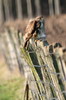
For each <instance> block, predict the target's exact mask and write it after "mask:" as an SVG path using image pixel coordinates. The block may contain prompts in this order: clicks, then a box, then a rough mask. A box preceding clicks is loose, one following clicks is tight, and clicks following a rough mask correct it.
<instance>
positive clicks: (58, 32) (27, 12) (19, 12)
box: [0, 0, 66, 100]
mask: <svg viewBox="0 0 66 100" xmlns="http://www.w3.org/2000/svg"><path fill="white" fill-rule="evenodd" d="M40 15H43V16H44V18H45V30H46V34H47V40H48V42H49V43H50V44H51V43H54V42H60V43H61V44H62V45H63V46H64V47H66V0H0V87H1V88H0V90H1V91H2V90H4V87H5V86H4V84H6V85H7V89H6V88H5V91H7V92H6V94H5V93H2V94H4V96H3V95H2V94H1V95H0V100H17V99H14V96H13V92H14V93H15V98H16V94H17V92H15V89H16V87H18V88H19V90H20V88H21V87H22V84H21V82H23V81H24V79H23V78H22V76H23V73H24V69H23V65H22V61H21V55H20V49H19V40H18V39H17V38H18V37H17V36H16V35H13V34H14V33H15V34H17V32H16V31H15V30H14V32H12V31H9V33H8V30H7V29H6V27H10V28H12V27H13V28H14V29H16V30H18V29H20V30H21V32H22V33H24V29H25V27H26V25H27V23H28V21H29V19H31V18H34V17H36V16H40ZM10 33H12V34H10ZM15 36H16V38H14V37H15ZM20 73H21V74H20ZM21 75H22V76H21ZM4 80H5V81H4ZM4 82H5V83H4ZM8 83H9V85H8ZM12 83H13V84H12ZM17 83H18V84H17ZM2 84H3V86H2ZM13 85H14V86H13ZM19 86H20V87H19ZM10 87H11V88H10ZM13 88H14V89H13ZM9 89H13V90H12V92H9ZM1 91H0V93H1ZM8 93H9V95H8ZM19 93H20V94H22V90H20V92H19ZM18 95H19V94H18ZM18 95H17V98H19V99H18V100H21V99H20V98H22V97H21V96H22V95H20V96H18ZM5 98H6V99H5ZM10 98H11V99H10Z"/></svg>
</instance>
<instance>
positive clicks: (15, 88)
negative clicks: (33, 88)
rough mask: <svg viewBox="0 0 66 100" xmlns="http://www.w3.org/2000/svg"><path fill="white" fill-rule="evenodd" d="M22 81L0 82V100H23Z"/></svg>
mask: <svg viewBox="0 0 66 100" xmlns="http://www.w3.org/2000/svg"><path fill="white" fill-rule="evenodd" d="M23 83H24V79H21V78H18V79H12V80H10V81H5V82H3V83H2V82H0V100H23V92H24V91H23V87H24V84H23Z"/></svg>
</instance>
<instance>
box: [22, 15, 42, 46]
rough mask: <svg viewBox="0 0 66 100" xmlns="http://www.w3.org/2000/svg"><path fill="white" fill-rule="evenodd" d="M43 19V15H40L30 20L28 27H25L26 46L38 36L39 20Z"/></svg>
mask: <svg viewBox="0 0 66 100" xmlns="http://www.w3.org/2000/svg"><path fill="white" fill-rule="evenodd" d="M41 19H43V16H38V17H36V18H34V19H33V20H30V21H29V23H28V25H27V27H26V29H25V35H24V40H25V43H24V48H25V47H26V46H27V43H28V41H29V40H30V39H31V38H32V37H33V38H35V37H37V32H36V31H37V30H38V29H39V27H40V24H39V21H40V20H41Z"/></svg>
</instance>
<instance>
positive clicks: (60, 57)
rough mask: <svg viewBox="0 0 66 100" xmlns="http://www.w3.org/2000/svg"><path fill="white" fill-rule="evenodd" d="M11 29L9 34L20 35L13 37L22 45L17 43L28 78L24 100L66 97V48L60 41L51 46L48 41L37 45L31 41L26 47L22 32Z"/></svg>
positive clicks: (17, 51) (64, 99) (60, 98)
mask: <svg viewBox="0 0 66 100" xmlns="http://www.w3.org/2000/svg"><path fill="white" fill-rule="evenodd" d="M9 30H10V31H6V33H9V32H10V33H9V34H10V35H9V36H10V37H11V35H13V37H14V36H15V37H17V38H15V37H14V38H13V40H14V41H15V43H17V42H18V43H17V44H19V45H20V46H19V45H18V46H19V48H18V46H15V45H16V44H14V46H15V50H16V48H17V50H16V54H17V58H18V62H19V61H22V62H19V63H20V64H21V66H22V67H23V70H24V73H25V76H26V80H27V81H26V87H25V91H24V98H22V100H66V56H65V55H66V49H64V48H63V47H61V46H59V44H58V45H57V44H53V45H49V44H48V42H47V41H43V42H42V41H41V42H39V41H38V43H37V46H35V44H32V45H31V44H29V47H28V49H27V50H25V49H24V48H23V39H22V37H21V35H20V36H19V34H18V32H17V30H16V31H14V30H13V29H12V28H10V29H9ZM14 34H15V35H14ZM13 40H12V42H13ZM16 41H17V42H16ZM19 50H20V51H21V54H19ZM19 58H20V59H19ZM12 66H13V65H12ZM20 68H21V67H20Z"/></svg>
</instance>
